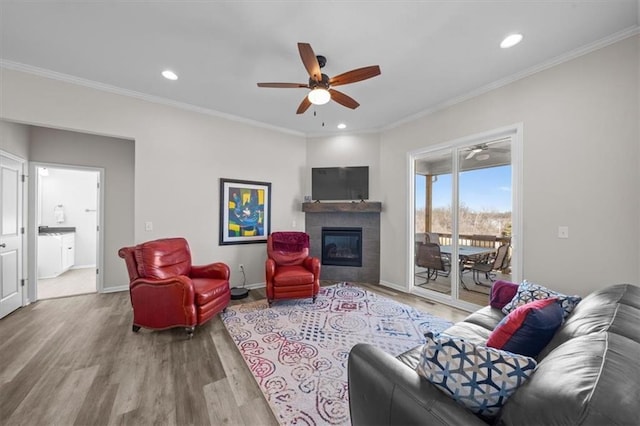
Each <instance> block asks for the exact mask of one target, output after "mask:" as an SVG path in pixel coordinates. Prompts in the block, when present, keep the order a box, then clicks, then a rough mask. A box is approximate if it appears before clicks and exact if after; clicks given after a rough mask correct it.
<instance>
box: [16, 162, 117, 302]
mask: <svg viewBox="0 0 640 426" xmlns="http://www.w3.org/2000/svg"><path fill="white" fill-rule="evenodd" d="M38 167H47V168H52V169H66V170H79V171H87V172H97V173H98V188H97V189H96V190H97V191H98V200H97V203H98V205H97V206H96V210H97V215H98V220H97V221H96V222H97V224H98V230H97V233H98V237H97V241H96V270H97V271H98V272H97V273H96V292H98V293H103V292H104V282H103V277H104V208H105V207H104V173H105V172H104V168H102V167H91V166H78V165H75V164H61V163H45V162H39V161H31V162H29V176H31V177H33V178H32V179H29V191H28V192H29V203H28V205H29V224H30V226H29V232H28V234H29V247H30V249H29V276H31V277H33V279H31V280H29V285H28V287H29V289H28V293H29V297H30V299H31V301H32V302H35V301H36V300H38V221H37V211H36V210H37V208H38V200H37V199H36V197H37V194H38V189H39V188H38V179H37V173H38V172H37V168H38Z"/></svg>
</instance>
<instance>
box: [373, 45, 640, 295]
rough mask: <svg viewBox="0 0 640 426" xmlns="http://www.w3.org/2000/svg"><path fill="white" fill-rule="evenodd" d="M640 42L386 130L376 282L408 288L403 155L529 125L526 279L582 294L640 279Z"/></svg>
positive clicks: (526, 147) (581, 59)
mask: <svg viewBox="0 0 640 426" xmlns="http://www.w3.org/2000/svg"><path fill="white" fill-rule="evenodd" d="M639 46H640V36H635V37H632V38H628V39H626V40H623V41H621V42H618V43H616V44H614V45H611V46H608V47H606V48H603V49H600V50H598V51H595V52H592V53H590V54H587V55H584V56H582V57H579V58H577V59H574V60H571V61H569V62H565V63H563V64H560V65H558V66H556V67H554V68H551V69H548V70H545V71H542V72H540V73H537V74H534V75H532V76H530V77H527V78H524V79H521V80H519V81H516V82H514V83H512V84H509V85H507V86H504V87H502V88H499V89H496V90H493V91H491V92H489V93H486V94H484V95H480V96H478V97H476V98H474V99H471V100H468V101H466V102H462V103H459V104H457V105H454V106H452V107H450V108H448V109H445V110H442V111H438V112H436V113H433V114H430V115H428V116H425V117H422V118H420V119H417V120H415V121H412V122H409V123H407V124H404V125H402V126H400V127H397V128H394V129H391V130H388V131H385V132H384V133H383V134H382V136H381V156H380V158H381V162H380V171H381V174H380V181H381V184H382V194H384V196H383V199H382V202H383V203H384V205H385V210H386V214H383V215H382V256H381V258H382V266H381V273H382V274H381V280H382V281H387V282H389V283H393V284H395V285H399V286H405V287H406V286H407V282H408V277H407V276H406V270H405V269H406V268H405V262H404V261H398V257H399V254H401V255H400V256H402V254H404V256H406V255H407V218H408V212H407V201H406V200H407V197H408V194H407V164H406V163H407V152H408V151H411V150H414V149H417V148H421V147H425V146H429V145H433V144H438V143H444V142H447V141H450V140H454V139H456V138H460V137H464V136H468V135H473V134H477V133H481V132H484V131H487V130H491V129H496V128H500V127H503V126H506V125H510V124H514V123H519V122H522V123H523V125H524V132H523V135H524V142H523V149H524V165H523V169H524V188H523V203H524V204H523V206H522V208H523V212H524V230H523V231H524V235H523V243H524V246H523V247H524V261H523V262H524V265H523V272H524V275H523V276H524V278H525V279H529V280H531V281H534V282H539V283H540V284H543V285H548V286H550V287H552V288H555V289H558V290H560V291H565V292H569V293H578V294H581V295H584V294H586V293H589V292H591V291H592V290H594V289H597V288H601V287H605V286H607V285H610V284H614V283H620V282H631V283H636V284H637V283H639V282H640V279H639V278H640V271H639V269H638V259H639V255H640V246H639V243H640V226H639V221H638V217H639V216H640V209H639V199H640V193H639V189H638V182H639V181H640V174H639V167H638V164H639V159H640V150H639V145H640V135H639V131H638V114H639V108H638V99H639V97H638V85H639V70H638V64H639V58H640V53H639ZM469 72H473V70H469ZM425 90H428V87H427V88H426V89H425ZM559 225H566V226H568V227H569V236H570V238H569V239H566V240H561V239H558V238H557V231H558V226H559Z"/></svg>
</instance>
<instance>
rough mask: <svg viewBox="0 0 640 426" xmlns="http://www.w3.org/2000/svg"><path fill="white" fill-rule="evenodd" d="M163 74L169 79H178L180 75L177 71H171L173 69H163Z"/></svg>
mask: <svg viewBox="0 0 640 426" xmlns="http://www.w3.org/2000/svg"><path fill="white" fill-rule="evenodd" d="M162 76H163V77H164V78H166V79H167V80H177V79H178V76H177V75H176V73H175V72H173V71H171V70H164V71H162Z"/></svg>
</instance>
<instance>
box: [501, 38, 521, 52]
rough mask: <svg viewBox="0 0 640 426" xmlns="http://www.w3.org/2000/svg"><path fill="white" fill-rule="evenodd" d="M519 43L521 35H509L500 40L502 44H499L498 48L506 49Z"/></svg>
mask: <svg viewBox="0 0 640 426" xmlns="http://www.w3.org/2000/svg"><path fill="white" fill-rule="evenodd" d="M521 41H522V34H510V35H508V36H506V37H505V39H504V40H502V43H500V47H501V48H503V49H508V48H510V47H513V46H515V45H516V44H518V43H520V42H521Z"/></svg>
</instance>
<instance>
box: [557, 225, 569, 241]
mask: <svg viewBox="0 0 640 426" xmlns="http://www.w3.org/2000/svg"><path fill="white" fill-rule="evenodd" d="M558 238H569V227H568V226H558Z"/></svg>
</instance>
